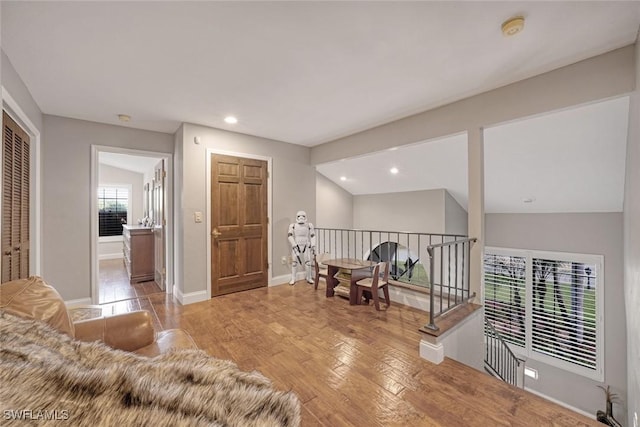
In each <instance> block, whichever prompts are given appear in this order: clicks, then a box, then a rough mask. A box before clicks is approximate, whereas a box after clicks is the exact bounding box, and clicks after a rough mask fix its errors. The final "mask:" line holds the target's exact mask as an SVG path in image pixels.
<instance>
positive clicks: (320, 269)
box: [313, 253, 333, 289]
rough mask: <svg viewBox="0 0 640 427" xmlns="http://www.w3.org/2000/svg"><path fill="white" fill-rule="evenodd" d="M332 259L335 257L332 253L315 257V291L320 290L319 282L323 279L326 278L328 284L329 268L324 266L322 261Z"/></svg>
mask: <svg viewBox="0 0 640 427" xmlns="http://www.w3.org/2000/svg"><path fill="white" fill-rule="evenodd" d="M331 258H333V255H331V254H330V253H321V254H316V255H314V256H313V268H314V270H315V275H314V277H313V289H318V282H319V281H320V278H321V277H322V278H324V280H325V282H326V280H327V275H328V274H329V271H328V270H329V267H327V266H326V265H324V264H322V261H324V260H326V259H331Z"/></svg>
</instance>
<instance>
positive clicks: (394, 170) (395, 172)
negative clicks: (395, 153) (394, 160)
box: [389, 167, 400, 175]
mask: <svg viewBox="0 0 640 427" xmlns="http://www.w3.org/2000/svg"><path fill="white" fill-rule="evenodd" d="M389 172H391V173H392V174H394V175H395V174H397V173H398V172H400V171H399V170H398V168H395V167H393V168H391V169H389Z"/></svg>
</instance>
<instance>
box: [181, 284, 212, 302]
mask: <svg viewBox="0 0 640 427" xmlns="http://www.w3.org/2000/svg"><path fill="white" fill-rule="evenodd" d="M173 296H174V297H175V298H176V299H177V300H178V301H179V302H180V304H182V305H188V304H194V303H196V302H202V301H206V300H208V299H209V296H208V295H207V291H196V292H189V293H187V294H183V293H182V291H181V290H180V289H179V288H178V287H177V286H176V285H173Z"/></svg>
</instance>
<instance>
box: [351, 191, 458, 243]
mask: <svg viewBox="0 0 640 427" xmlns="http://www.w3.org/2000/svg"><path fill="white" fill-rule="evenodd" d="M445 193H446V191H445V190H422V191H406V192H402V193H384V194H365V195H355V196H353V226H354V228H356V229H361V230H381V231H409V232H414V233H435V234H441V233H444V229H445V224H444V211H445V208H444V197H445V196H444V194H445Z"/></svg>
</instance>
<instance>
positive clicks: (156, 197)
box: [153, 159, 167, 291]
mask: <svg viewBox="0 0 640 427" xmlns="http://www.w3.org/2000/svg"><path fill="white" fill-rule="evenodd" d="M166 177H167V173H166V171H165V169H164V159H163V160H160V162H159V163H158V164H157V165H156V166H155V168H154V175H153V223H154V227H153V235H154V245H153V247H154V252H155V254H154V261H155V262H154V265H155V266H154V269H155V272H154V280H155V281H156V283H157V284H158V286H159V287H160V289H162V290H163V291H164V290H165V287H166V277H167V269H166V265H165V256H164V255H165V244H164V239H165V227H166V226H167V220H166V218H165V214H164V212H165V209H164V180H165V178H166Z"/></svg>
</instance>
